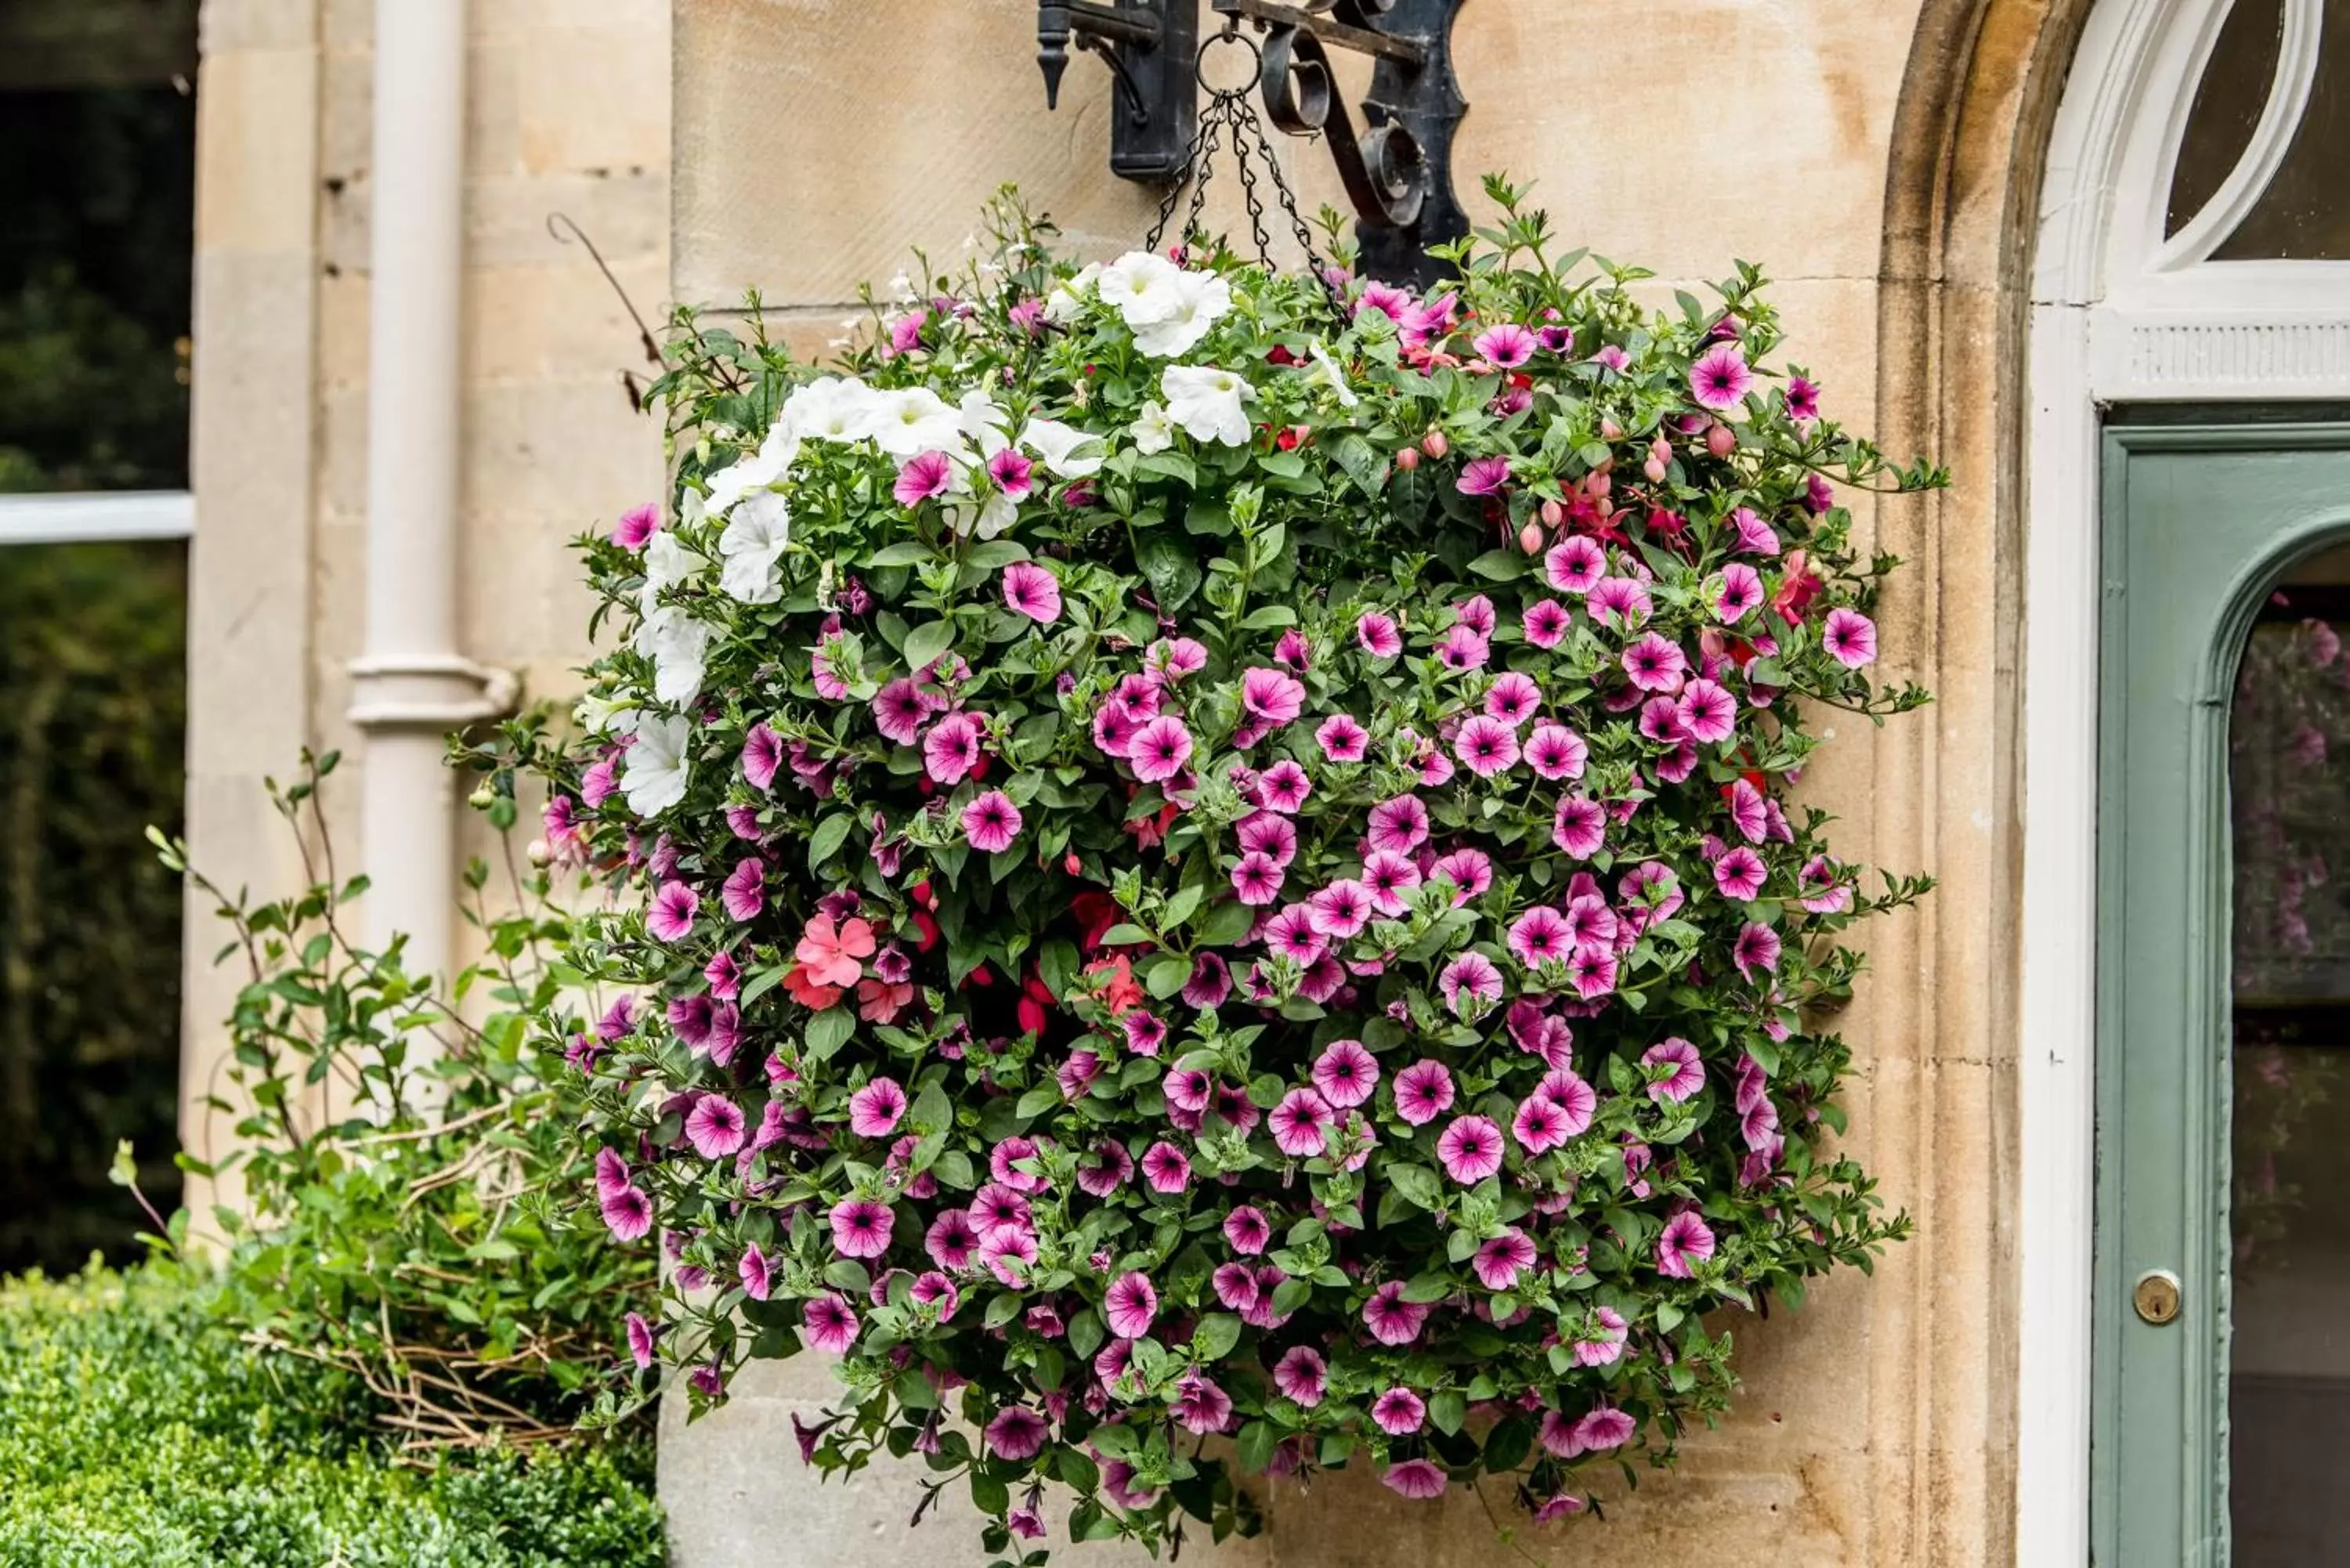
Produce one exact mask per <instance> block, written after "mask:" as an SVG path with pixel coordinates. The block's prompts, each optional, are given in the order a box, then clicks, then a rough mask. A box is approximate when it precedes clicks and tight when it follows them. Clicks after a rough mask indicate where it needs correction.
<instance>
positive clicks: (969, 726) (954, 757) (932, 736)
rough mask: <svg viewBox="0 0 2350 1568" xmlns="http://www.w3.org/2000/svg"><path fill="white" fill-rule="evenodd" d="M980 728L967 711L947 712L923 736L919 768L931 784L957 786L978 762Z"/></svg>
mask: <svg viewBox="0 0 2350 1568" xmlns="http://www.w3.org/2000/svg"><path fill="white" fill-rule="evenodd" d="M979 742H980V727H979V722H978V721H977V720H975V719H973V718H972V716H971V715H970V714H969V713H967V712H959V713H950V714H948V715H947V716H946V717H945V718H943V719H941V720H940V721H939V722H937V723H935V724H933V725H931V732H930V733H929V734H927V735H925V736H923V737H922V768H923V771H924V772H925V773H927V774H930V776H931V782H932V783H933V784H949V785H952V784H961V783H962V781H963V778H964V776H965V775H966V774H969V773H970V772H971V770H972V764H973V763H976V762H978V761H979Z"/></svg>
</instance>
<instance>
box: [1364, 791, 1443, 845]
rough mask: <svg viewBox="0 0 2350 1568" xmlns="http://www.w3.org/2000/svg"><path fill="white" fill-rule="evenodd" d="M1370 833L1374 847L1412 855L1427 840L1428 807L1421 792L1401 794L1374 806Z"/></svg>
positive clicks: (1369, 838)
mask: <svg viewBox="0 0 2350 1568" xmlns="http://www.w3.org/2000/svg"><path fill="white" fill-rule="evenodd" d="M1367 838H1368V840H1369V843H1370V846H1371V847H1372V848H1373V849H1377V850H1381V851H1383V852H1385V853H1387V854H1389V855H1409V854H1410V853H1411V852H1412V851H1413V850H1415V849H1417V848H1419V846H1421V845H1422V844H1424V843H1426V842H1427V840H1428V807H1427V806H1426V805H1423V804H1422V803H1421V801H1420V799H1419V796H1418V795H1410V794H1405V795H1398V796H1397V797H1396V798H1394V799H1393V800H1388V801H1382V802H1380V803H1379V804H1378V805H1375V806H1373V807H1371V814H1370V831H1369V833H1368V834H1367Z"/></svg>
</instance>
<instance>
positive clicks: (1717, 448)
mask: <svg viewBox="0 0 2350 1568" xmlns="http://www.w3.org/2000/svg"><path fill="white" fill-rule="evenodd" d="M1705 450H1706V451H1708V452H1711V453H1713V455H1714V456H1716V457H1728V456H1729V455H1730V454H1731V452H1736V451H1737V450H1738V432H1737V431H1733V430H1731V428H1730V427H1729V426H1728V425H1726V424H1723V423H1721V421H1715V423H1714V426H1713V428H1712V429H1711V430H1709V431H1706V432H1705Z"/></svg>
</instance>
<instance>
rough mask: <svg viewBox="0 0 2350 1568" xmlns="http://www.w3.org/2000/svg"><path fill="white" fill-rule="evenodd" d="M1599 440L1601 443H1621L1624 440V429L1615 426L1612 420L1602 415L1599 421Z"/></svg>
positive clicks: (1620, 426)
mask: <svg viewBox="0 0 2350 1568" xmlns="http://www.w3.org/2000/svg"><path fill="white" fill-rule="evenodd" d="M1599 439H1600V440H1601V441H1622V440H1623V439H1624V427H1623V426H1622V425H1619V424H1617V422H1616V421H1614V420H1611V419H1608V418H1607V417H1606V416H1605V415H1602V416H1601V417H1600V421H1599Z"/></svg>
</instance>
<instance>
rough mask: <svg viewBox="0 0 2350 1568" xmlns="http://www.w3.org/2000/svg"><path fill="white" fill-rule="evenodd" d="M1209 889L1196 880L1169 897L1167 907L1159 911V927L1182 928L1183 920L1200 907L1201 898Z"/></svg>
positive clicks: (1163, 928) (1168, 928) (1167, 928)
mask: <svg viewBox="0 0 2350 1568" xmlns="http://www.w3.org/2000/svg"><path fill="white" fill-rule="evenodd" d="M1207 891H1208V890H1207V889H1206V888H1203V887H1201V885H1200V884H1198V883H1196V882H1194V883H1193V884H1191V886H1190V887H1188V888H1183V889H1182V890H1181V891H1180V892H1178V893H1177V894H1176V895H1175V896H1174V897H1173V898H1170V899H1168V900H1167V907H1166V908H1165V909H1161V910H1160V911H1159V929H1162V930H1169V931H1172V930H1178V929H1181V927H1182V924H1183V922H1184V921H1186V920H1188V919H1191V912H1192V911H1193V910H1195V909H1198V908H1199V907H1200V900H1201V898H1204V897H1206V896H1207Z"/></svg>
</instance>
